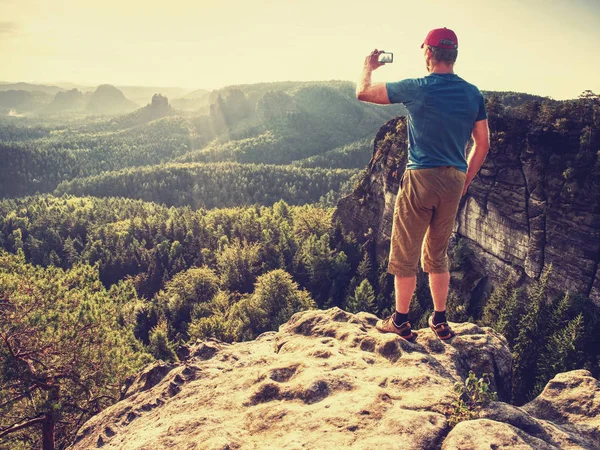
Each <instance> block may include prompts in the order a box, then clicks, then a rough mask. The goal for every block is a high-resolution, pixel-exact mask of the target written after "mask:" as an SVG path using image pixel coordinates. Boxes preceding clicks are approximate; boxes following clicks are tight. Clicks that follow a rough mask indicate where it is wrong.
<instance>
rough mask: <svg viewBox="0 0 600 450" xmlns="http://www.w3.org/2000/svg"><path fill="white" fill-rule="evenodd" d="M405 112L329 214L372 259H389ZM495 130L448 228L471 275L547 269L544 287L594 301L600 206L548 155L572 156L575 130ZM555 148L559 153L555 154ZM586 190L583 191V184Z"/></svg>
mask: <svg viewBox="0 0 600 450" xmlns="http://www.w3.org/2000/svg"><path fill="white" fill-rule="evenodd" d="M405 120H406V119H405V118H396V119H392V120H390V121H389V122H388V123H386V124H385V125H384V126H383V127H382V128H381V129H380V131H379V133H378V134H377V136H376V138H375V143H374V150H373V157H372V159H371V162H370V163H369V166H368V167H367V169H366V170H365V172H364V174H363V178H362V180H361V182H360V184H359V185H358V187H357V188H356V189H355V191H354V192H353V193H352V194H350V195H349V196H347V197H345V198H343V199H342V200H341V201H340V202H339V204H338V208H337V210H336V213H335V217H336V218H339V219H340V220H341V222H342V224H343V226H344V228H346V229H347V230H351V231H353V232H354V233H355V234H356V236H357V238H358V239H359V240H366V239H372V240H373V243H374V246H375V253H376V255H377V259H378V262H381V261H382V260H383V259H384V258H386V257H387V256H388V253H389V240H390V234H391V228H392V217H393V209H394V201H395V196H396V194H397V192H398V187H399V180H400V179H401V177H402V174H403V173H404V169H405V166H406V152H407V148H406V145H407V136H406V125H405ZM506 128H507V129H506V130H502V129H501V128H500V127H499V128H498V129H497V130H495V131H494V130H492V131H494V132H493V133H492V136H491V138H492V139H491V148H490V152H489V154H488V157H487V159H486V161H485V163H484V165H483V167H482V168H481V171H480V172H479V175H478V176H477V177H476V178H475V180H474V181H473V182H472V184H471V186H470V188H469V191H468V193H467V195H465V197H463V199H462V201H461V204H460V209H459V213H458V218H457V222H456V225H455V232H456V233H455V235H456V238H458V239H464V240H465V241H466V242H467V244H468V245H469V247H470V248H471V249H472V250H473V251H474V255H475V259H476V261H475V263H474V264H473V266H474V267H480V268H484V270H482V271H481V273H480V275H479V277H482V276H489V277H490V278H491V279H492V281H495V282H501V281H504V280H506V279H507V277H508V276H512V277H513V278H514V279H515V281H517V282H523V283H527V282H528V281H530V280H532V279H537V278H539V276H540V274H541V273H542V272H543V270H545V269H547V268H548V267H550V265H551V266H552V277H551V278H550V288H551V289H554V290H557V291H558V290H561V291H565V290H570V291H572V292H576V293H580V294H583V295H586V296H589V297H590V298H592V299H593V300H594V301H595V302H596V303H600V273H599V271H598V263H599V261H600V205H599V204H598V195H597V193H594V192H588V191H586V187H585V186H581V183H580V181H581V180H569V179H568V177H565V176H564V174H563V172H564V170H563V169H562V167H561V166H559V165H558V164H556V163H555V162H554V161H555V160H558V159H560V160H562V161H563V162H564V161H565V159H566V160H569V158H570V159H571V160H574V159H575V158H576V155H577V151H578V150H579V146H580V136H579V135H578V134H561V133H558V132H549V131H548V130H541V129H531V130H530V129H517V130H512V131H511V130H510V128H509V127H506ZM553 155H558V156H556V158H553ZM588 190H589V189H588Z"/></svg>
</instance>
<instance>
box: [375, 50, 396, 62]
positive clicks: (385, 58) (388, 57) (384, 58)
mask: <svg viewBox="0 0 600 450" xmlns="http://www.w3.org/2000/svg"><path fill="white" fill-rule="evenodd" d="M378 61H379V62H380V63H391V62H394V54H393V53H392V52H384V53H382V54H381V55H379V60H378Z"/></svg>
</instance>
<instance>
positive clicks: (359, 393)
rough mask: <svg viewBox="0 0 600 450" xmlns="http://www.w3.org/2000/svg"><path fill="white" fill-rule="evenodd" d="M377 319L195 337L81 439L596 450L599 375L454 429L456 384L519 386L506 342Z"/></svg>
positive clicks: (191, 445)
mask: <svg viewBox="0 0 600 450" xmlns="http://www.w3.org/2000/svg"><path fill="white" fill-rule="evenodd" d="M376 321H377V317H376V316H374V315H372V314H369V313H364V312H363V313H358V314H350V313H347V312H345V311H343V310H341V309H339V308H337V307H334V308H331V309H328V310H310V311H303V312H299V313H296V314H294V315H293V316H292V317H291V319H290V320H289V321H288V322H287V323H285V324H283V325H282V326H281V327H280V328H279V331H277V332H275V331H271V332H266V333H263V334H262V335H260V336H259V337H258V338H257V339H256V340H254V341H249V342H239V343H234V344H228V343H224V342H221V341H218V340H214V339H209V340H205V341H202V342H199V343H197V344H196V345H195V346H193V347H192V348H191V351H190V353H189V358H188V359H187V360H186V361H185V362H183V363H180V364H176V365H167V364H164V363H160V362H159V363H155V364H153V365H151V366H149V367H148V368H147V369H146V370H145V371H143V373H141V374H140V375H139V376H138V377H137V378H136V379H135V380H132V381H131V383H128V386H127V391H126V392H125V393H124V399H123V400H122V401H120V402H118V403H117V404H115V405H113V406H111V407H110V408H108V409H106V410H105V411H103V412H102V413H101V414H99V415H97V416H95V417H93V418H92V419H91V420H90V421H88V422H87V423H86V424H85V425H84V426H83V427H82V428H81V430H80V432H79V434H78V436H77V441H76V443H75V445H74V446H73V448H74V449H90V448H104V449H140V450H141V449H148V450H149V449H153V450H154V449H163V448H177V449H203V450H208V449H221V450H225V449H299V448H306V449H342V448H352V449H373V448H377V449H396V448H399V444H398V443H399V442H402V445H401V447H402V448H405V449H440V448H443V449H470V448H473V449H479V448H481V449H483V448H487V449H489V448H527V449H529V448H586V449H593V448H600V440H599V439H598V433H599V432H600V420H599V419H598V418H597V413H598V408H599V407H600V406H599V405H600V384H599V382H598V381H597V380H595V379H594V378H592V377H590V376H589V373H588V372H586V371H573V372H569V373H564V374H560V375H558V376H557V377H556V378H555V379H554V380H552V381H551V382H550V383H549V384H548V386H547V387H546V389H545V390H544V392H543V393H542V394H541V395H540V396H539V397H538V398H537V399H536V400H534V401H533V402H531V403H529V404H527V405H525V406H524V407H522V408H517V407H514V406H511V405H507V404H505V403H502V402H501V401H498V402H493V403H491V404H489V405H488V406H487V407H486V408H484V409H483V410H481V411H480V414H479V417H478V418H477V419H476V420H470V421H467V422H461V423H460V424H459V425H458V426H456V427H455V428H454V429H453V430H450V427H449V425H448V421H447V414H448V410H449V409H450V407H451V402H452V396H451V391H452V388H453V385H454V383H455V382H457V381H459V382H461V381H462V380H464V379H465V377H466V376H467V373H468V371H469V370H473V371H474V372H475V373H476V374H478V375H481V374H482V373H484V372H488V373H491V374H492V376H491V381H492V385H493V386H492V387H493V389H495V390H497V391H498V392H499V396H500V398H501V399H502V398H503V397H505V396H506V395H507V394H508V392H509V391H510V374H511V363H512V360H511V354H510V351H509V348H508V346H507V344H506V340H505V339H504V337H502V336H501V335H499V334H498V333H496V332H495V331H494V330H492V329H490V328H481V327H478V326H475V325H472V324H468V323H465V324H453V325H454V328H455V330H456V331H457V334H458V336H457V337H456V338H454V339H453V340H452V342H450V343H443V342H440V341H439V340H437V338H436V337H435V336H434V335H433V333H432V332H431V330H428V329H424V330H420V333H419V337H418V339H417V341H416V342H415V343H409V342H407V341H404V340H403V339H401V338H400V337H398V336H396V335H394V334H389V333H380V332H379V331H378V330H376V329H375V326H374V325H375V322H376ZM577 399H580V400H581V401H577Z"/></svg>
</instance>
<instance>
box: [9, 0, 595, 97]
mask: <svg viewBox="0 0 600 450" xmlns="http://www.w3.org/2000/svg"><path fill="white" fill-rule="evenodd" d="M155 5H156V3H153V2H148V1H141V0H128V1H123V0H119V1H117V0H103V1H97V0H93V1H86V2H81V1H76V0H62V1H51V2H49V1H47V0H0V18H1V19H0V52H1V54H2V59H3V64H2V68H1V69H0V80H1V81H10V82H16V81H28V82H45V83H50V82H57V81H70V82H75V83H81V84H86V85H97V84H100V83H112V84H118V85H154V86H182V87H189V88H209V89H212V88H219V87H222V86H225V85H230V84H243V83H257V82H262V81H282V80H327V79H344V80H352V81H354V80H355V79H356V78H358V75H359V72H360V69H361V66H362V60H363V59H364V56H365V55H366V54H367V53H368V52H370V51H371V50H372V49H374V48H379V49H384V50H386V51H390V52H393V53H394V63H392V64H390V65H388V66H387V67H384V68H382V69H379V70H378V71H377V72H376V73H375V75H374V81H384V80H397V79H402V78H406V77H412V76H422V75H424V74H425V70H424V65H423V60H422V52H421V49H420V48H419V46H420V44H421V42H422V41H423V38H424V37H425V35H426V33H427V32H428V31H429V30H430V29H431V28H436V27H442V26H446V27H448V28H452V29H453V30H454V31H456V33H457V35H458V39H459V57H458V61H457V64H456V68H455V71H456V73H457V74H459V75H461V76H462V77H463V78H465V79H467V80H468V81H471V82H473V83H475V84H477V85H478V86H479V87H480V88H481V89H484V90H511V91H521V92H528V93H532V94H539V95H547V96H551V97H553V98H556V99H564V98H574V97H577V95H578V94H579V93H581V92H582V91H583V90H585V89H591V90H593V91H596V92H598V91H600V79H599V78H598V76H597V73H598V72H600V62H599V60H598V58H597V57H596V55H595V54H594V52H595V50H594V49H595V46H596V42H599V41H600V29H599V28H598V27H597V24H598V23H600V4H599V3H598V2H597V1H595V0H573V1H559V0H557V1H541V0H540V1H530V2H518V1H516V0H507V1H504V2H493V3H492V2H483V1H472V0H454V1H452V2H437V1H436V2H432V1H424V2H408V1H399V0H394V1H391V0H373V1H370V2H362V3H360V4H359V3H349V2H347V1H341V0H319V1H316V0H304V1H302V2H285V1H274V0H255V1H243V0H224V1H221V2H216V1H210V2H208V1H204V0H201V1H192V0H171V1H170V2H167V3H161V4H160V5H158V6H155Z"/></svg>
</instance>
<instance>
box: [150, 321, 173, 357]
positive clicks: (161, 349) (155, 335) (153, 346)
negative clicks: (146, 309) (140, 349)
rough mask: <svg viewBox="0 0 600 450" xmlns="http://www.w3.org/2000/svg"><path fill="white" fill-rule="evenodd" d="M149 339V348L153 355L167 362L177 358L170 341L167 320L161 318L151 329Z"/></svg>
mask: <svg viewBox="0 0 600 450" xmlns="http://www.w3.org/2000/svg"><path fill="white" fill-rule="evenodd" d="M149 339H150V345H149V346H148V349H149V350H150V353H151V354H152V356H154V357H155V358H156V359H161V360H163V361H165V362H171V361H175V360H177V355H176V354H175V349H174V346H173V344H172V343H171V342H170V341H169V337H168V330H167V322H166V320H164V319H163V320H161V321H160V322H158V324H156V326H155V327H154V328H152V330H150V335H149Z"/></svg>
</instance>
